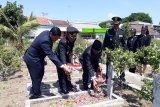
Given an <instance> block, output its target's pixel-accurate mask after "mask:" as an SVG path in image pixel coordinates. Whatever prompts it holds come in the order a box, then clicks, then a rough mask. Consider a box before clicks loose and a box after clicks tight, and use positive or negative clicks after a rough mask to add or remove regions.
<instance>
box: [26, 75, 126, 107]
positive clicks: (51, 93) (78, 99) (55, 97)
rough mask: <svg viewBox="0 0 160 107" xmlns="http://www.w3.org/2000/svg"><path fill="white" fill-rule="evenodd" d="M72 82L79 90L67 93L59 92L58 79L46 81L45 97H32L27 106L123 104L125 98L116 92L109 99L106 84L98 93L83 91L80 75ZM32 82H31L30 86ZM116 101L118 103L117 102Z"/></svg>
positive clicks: (72, 106) (73, 106) (57, 106)
mask: <svg viewBox="0 0 160 107" xmlns="http://www.w3.org/2000/svg"><path fill="white" fill-rule="evenodd" d="M72 82H73V83H74V84H75V85H76V86H77V89H78V90H79V92H70V93H69V94H67V95H61V94H60V93H59V85H58V82H57V81H44V82H43V84H42V85H41V91H42V94H43V95H45V96H44V97H43V98H39V99H32V100H27V101H26V107H65V106H66V107H78V106H88V107H90V106H93V107H103V106H104V107H105V106H107V107H109V106H111V107H112V106H115V105H122V104H123V102H124V100H123V99H122V98H120V97H118V96H117V95H115V94H112V99H109V97H107V96H106V95H105V94H106V90H107V89H106V85H105V84H103V85H101V88H100V89H101V91H100V93H98V94H97V95H95V93H93V90H92V91H82V88H81V86H82V81H81V78H80V77H74V78H72ZM30 85H31V84H30V83H29V84H28V86H30ZM115 102H116V103H115Z"/></svg>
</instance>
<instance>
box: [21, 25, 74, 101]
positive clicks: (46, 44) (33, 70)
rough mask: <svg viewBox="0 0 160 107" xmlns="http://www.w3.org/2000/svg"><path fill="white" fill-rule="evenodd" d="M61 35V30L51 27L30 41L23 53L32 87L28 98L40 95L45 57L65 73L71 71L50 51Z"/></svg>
mask: <svg viewBox="0 0 160 107" xmlns="http://www.w3.org/2000/svg"><path fill="white" fill-rule="evenodd" d="M60 36H61V31H60V29H59V28H58V27H53V28H52V29H51V30H50V31H43V32H42V33H40V34H39V35H38V36H37V37H36V39H35V40H34V41H33V42H32V44H31V46H30V47H29V48H28V49H27V50H26V52H25V54H24V57H23V59H24V61H25V63H26V65H27V68H28V70H29V73H30V76H31V80H32V88H31V90H30V95H31V96H30V99H34V98H38V97H40V96H41V91H40V85H41V81H42V78H43V75H44V64H45V61H44V59H45V57H46V56H48V57H49V59H50V60H51V61H52V62H53V63H54V64H55V65H56V66H57V67H58V68H61V69H63V70H64V71H65V72H67V73H71V71H70V70H69V68H68V67H67V66H65V65H63V63H62V62H61V61H60V60H59V59H58V57H57V56H56V54H55V53H54V52H53V51H52V46H53V42H55V41H57V40H58V39H59V38H60Z"/></svg>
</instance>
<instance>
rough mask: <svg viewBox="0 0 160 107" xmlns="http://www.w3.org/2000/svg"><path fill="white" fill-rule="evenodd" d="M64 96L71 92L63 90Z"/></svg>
mask: <svg viewBox="0 0 160 107" xmlns="http://www.w3.org/2000/svg"><path fill="white" fill-rule="evenodd" d="M61 93H62V94H68V93H69V92H68V91H67V90H61Z"/></svg>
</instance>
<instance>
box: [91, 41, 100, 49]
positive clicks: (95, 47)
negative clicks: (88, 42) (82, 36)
mask: <svg viewBox="0 0 160 107" xmlns="http://www.w3.org/2000/svg"><path fill="white" fill-rule="evenodd" d="M92 48H93V49H95V50H97V51H99V50H101V49H102V43H101V41H99V40H95V41H94V42H93V44H92Z"/></svg>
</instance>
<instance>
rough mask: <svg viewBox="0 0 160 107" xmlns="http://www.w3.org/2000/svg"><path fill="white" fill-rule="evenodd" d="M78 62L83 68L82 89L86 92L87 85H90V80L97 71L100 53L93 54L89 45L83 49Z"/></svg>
mask: <svg viewBox="0 0 160 107" xmlns="http://www.w3.org/2000/svg"><path fill="white" fill-rule="evenodd" d="M79 60H80V63H81V64H82V68H83V75H82V78H83V85H84V89H85V90H87V89H88V85H89V84H90V83H91V78H92V77H93V76H94V73H95V72H96V71H97V69H98V67H99V63H101V52H100V53H98V54H94V53H93V51H92V45H91V46H89V47H87V48H86V49H85V51H84V52H83V54H82V55H81V56H80V58H79Z"/></svg>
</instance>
